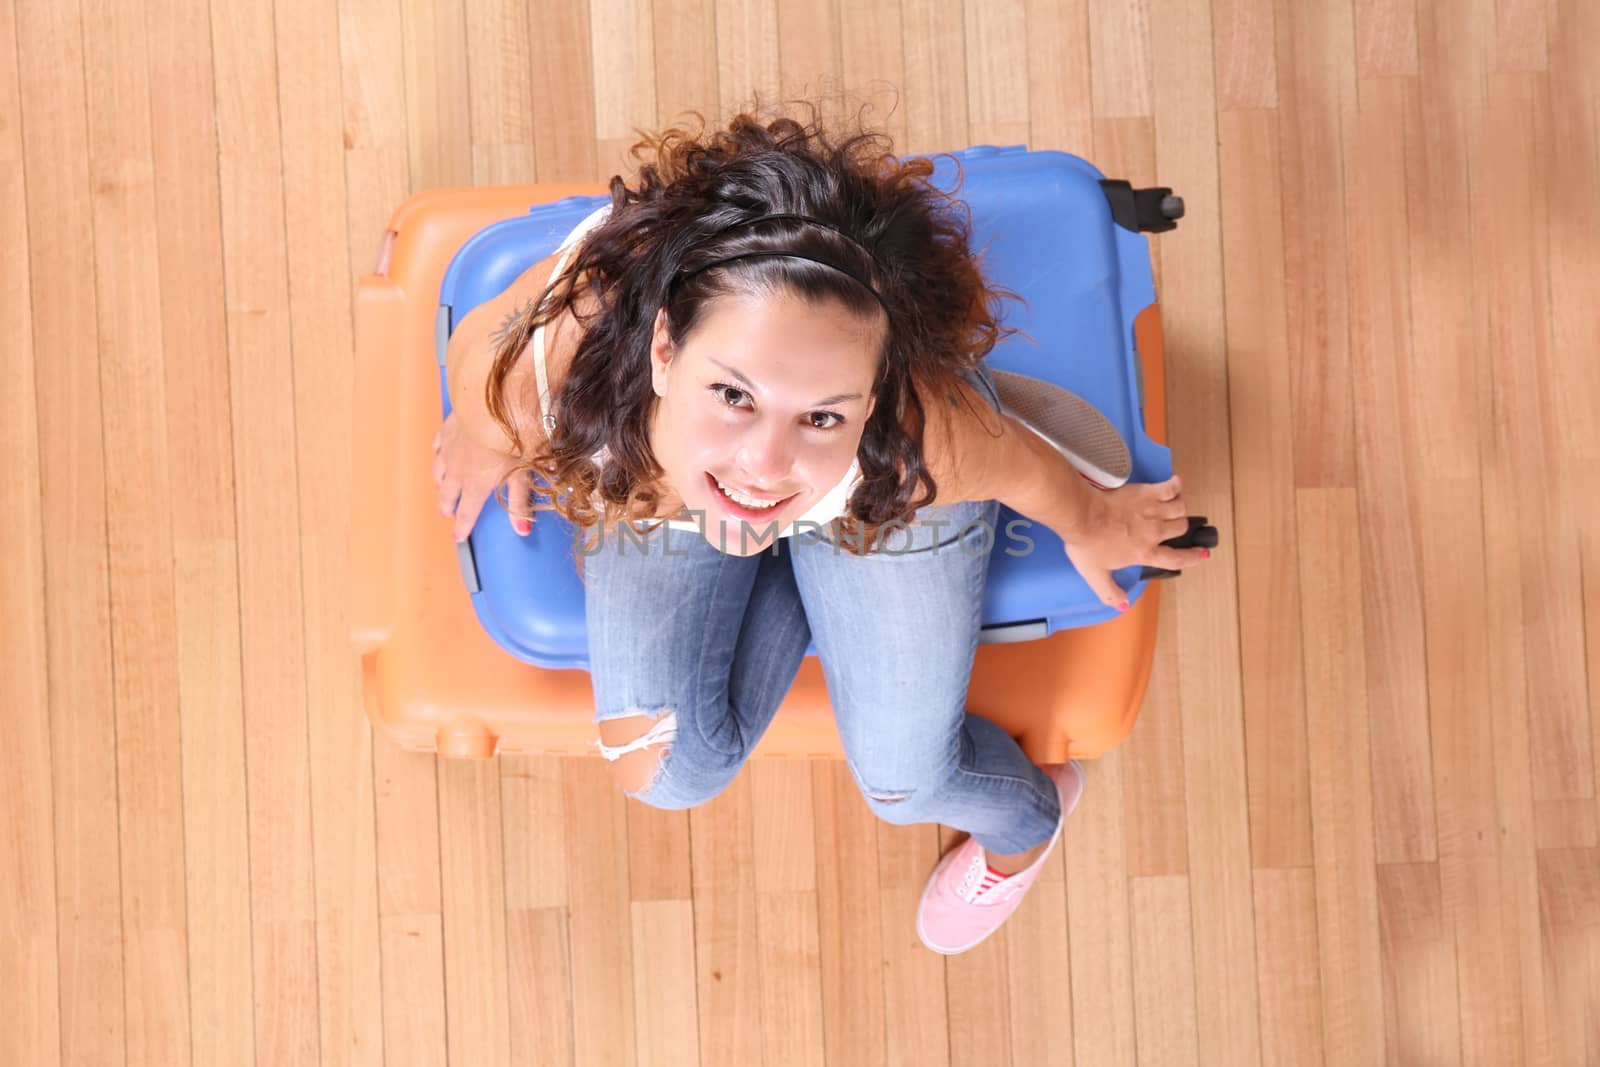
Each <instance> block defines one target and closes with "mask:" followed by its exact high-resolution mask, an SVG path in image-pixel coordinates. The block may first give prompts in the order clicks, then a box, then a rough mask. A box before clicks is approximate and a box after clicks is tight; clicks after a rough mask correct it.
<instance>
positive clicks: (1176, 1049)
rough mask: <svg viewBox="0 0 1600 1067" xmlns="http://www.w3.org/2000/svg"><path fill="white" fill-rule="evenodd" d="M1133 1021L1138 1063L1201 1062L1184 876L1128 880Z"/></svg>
mask: <svg viewBox="0 0 1600 1067" xmlns="http://www.w3.org/2000/svg"><path fill="white" fill-rule="evenodd" d="M1128 890H1129V893H1128V896H1129V911H1130V913H1131V915H1132V919H1133V971H1134V984H1133V988H1134V997H1133V1006H1134V1019H1135V1021H1136V1025H1137V1027H1138V1040H1139V1058H1140V1060H1143V1061H1146V1062H1149V1063H1161V1064H1168V1063H1170V1064H1186V1063H1189V1064H1193V1063H1199V1062H1200V1060H1199V1048H1200V1035H1199V1032H1198V1025H1197V1023H1196V1021H1195V963H1194V955H1193V953H1192V952H1191V951H1186V950H1187V949H1188V948H1189V947H1190V946H1191V945H1192V944H1193V940H1192V936H1193V934H1192V931H1191V929H1190V927H1191V923H1190V917H1189V879H1187V878H1185V877H1184V876H1183V875H1181V874H1175V875H1162V876H1159V877H1151V878H1133V879H1130V882H1129V886H1128Z"/></svg>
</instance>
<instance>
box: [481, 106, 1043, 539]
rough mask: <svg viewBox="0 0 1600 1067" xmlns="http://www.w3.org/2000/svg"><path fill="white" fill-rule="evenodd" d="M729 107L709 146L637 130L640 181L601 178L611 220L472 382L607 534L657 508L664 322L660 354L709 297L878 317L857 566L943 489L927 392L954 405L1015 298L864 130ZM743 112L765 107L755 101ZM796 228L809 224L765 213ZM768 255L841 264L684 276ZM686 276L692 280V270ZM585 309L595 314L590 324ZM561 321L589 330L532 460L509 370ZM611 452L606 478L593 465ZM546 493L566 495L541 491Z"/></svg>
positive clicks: (967, 222) (956, 225)
mask: <svg viewBox="0 0 1600 1067" xmlns="http://www.w3.org/2000/svg"><path fill="white" fill-rule="evenodd" d="M803 106H807V107H809V108H810V111H811V115H810V120H809V121H808V122H805V123H801V122H799V121H797V120H796V119H794V118H790V117H787V116H781V117H771V116H770V115H769V116H768V117H767V119H766V120H765V121H763V119H762V118H760V117H758V115H754V114H751V113H748V112H741V113H740V114H739V115H737V117H735V118H734V119H732V120H731V121H730V122H729V123H728V125H727V128H726V129H725V130H719V131H716V132H713V133H710V134H709V135H708V134H707V132H706V122H705V118H704V117H703V116H702V115H700V114H699V113H698V112H691V113H689V114H691V115H692V116H693V117H694V118H695V119H697V120H698V123H699V128H698V129H695V130H690V129H689V128H687V127H686V126H675V127H672V128H669V129H667V130H665V131H664V132H661V133H659V134H655V135H649V134H644V131H636V132H639V133H641V134H644V138H645V139H644V140H642V141H639V142H638V143H637V144H635V145H634V146H633V148H632V151H631V154H630V156H631V158H632V159H634V160H638V161H640V163H641V166H640V168H639V173H638V180H637V183H636V184H634V185H629V184H628V183H627V182H625V181H624V180H623V178H622V177H621V176H620V175H619V176H615V177H613V178H612V179H611V182H610V192H611V203H612V211H611V213H610V215H609V216H608V217H607V218H606V219H605V220H604V221H603V222H601V223H600V224H599V225H598V226H596V227H595V228H594V229H593V230H592V231H591V232H590V233H589V234H588V235H586V237H585V238H584V239H583V240H582V241H581V243H580V244H579V246H578V247H577V248H576V249H575V250H574V253H573V256H572V260H571V263H570V265H569V267H568V269H567V270H566V271H565V272H564V274H563V276H562V278H561V279H560V281H559V282H558V283H557V284H556V285H554V286H551V287H550V288H549V290H548V291H547V292H546V293H545V295H544V298H543V299H542V300H541V301H539V302H538V303H537V305H536V306H534V307H533V308H531V309H530V310H529V312H527V313H526V314H524V315H523V316H521V318H520V320H519V321H518V322H517V323H516V324H515V326H514V327H513V328H512V329H511V330H510V331H509V333H508V335H507V336H506V337H505V338H504V339H503V340H502V342H501V344H500V347H499V349H498V350H497V352H496V355H495V360H494V365H493V367H492V369H491V371H490V373H489V377H488V381H487V384H486V400H487V403H488V408H489V412H490V414H491V415H492V416H493V418H494V419H495V421H496V422H497V423H498V424H499V426H500V428H501V429H502V430H504V431H505V432H506V435H507V437H508V438H509V439H510V440H511V441H512V442H514V444H515V446H516V449H517V454H518V455H519V456H521V457H522V460H523V462H522V464H521V465H520V466H519V467H518V468H517V470H519V471H521V470H528V471H531V472H533V474H534V475H535V477H534V481H535V482H536V483H538V482H540V481H542V482H543V483H544V487H542V488H541V490H540V492H541V494H542V495H547V496H549V497H550V503H548V504H545V503H540V504H538V505H536V506H537V507H539V508H540V509H542V510H550V509H554V510H556V511H558V512H560V513H561V514H562V515H563V516H565V517H566V518H567V519H568V520H569V521H571V522H572V523H573V524H574V525H576V526H579V527H586V526H605V525H611V524H614V523H616V522H619V521H630V520H637V519H643V518H649V517H651V516H653V515H654V513H655V510H656V508H657V507H658V505H659V501H660V499H661V495H662V494H661V484H660V480H661V478H662V476H663V471H662V470H661V468H660V466H659V465H658V463H657V461H656V458H655V456H654V454H653V453H652V450H651V448H650V443H649V421H648V420H649V414H650V411H651V408H652V404H653V402H654V400H655V394H654V392H653V391H652V389H651V375H650V367H649V359H650V342H651V338H652V335H653V332H654V324H655V319H656V315H657V312H658V310H659V309H661V308H663V307H665V308H666V311H667V332H668V336H669V337H670V339H671V341H672V342H673V344H674V345H677V344H681V343H682V342H683V340H684V339H685V338H686V337H687V336H688V335H689V334H690V333H691V332H692V331H693V330H694V329H695V327H696V325H697V324H698V323H699V322H700V321H701V320H702V318H703V316H704V315H705V314H706V313H707V311H708V307H709V305H710V302H711V301H713V300H715V299H717V298H719V297H725V296H730V295H734V294H741V293H750V292H754V293H761V294H772V293H784V294H789V295H793V296H796V297H799V298H800V299H803V300H805V301H807V302H809V303H812V304H818V303H821V302H823V301H836V302H838V303H839V304H842V305H843V306H844V307H845V308H846V309H847V310H848V311H851V312H854V313H857V314H859V315H862V316H864V317H872V318H875V317H876V316H877V315H878V314H879V313H880V309H879V300H878V299H875V298H874V296H873V294H872V292H871V291H869V290H867V289H866V288H864V287H863V286H862V285H861V284H860V283H859V282H858V281H856V280H852V278H851V275H852V274H854V275H855V276H856V277H857V278H865V279H868V280H870V282H871V284H872V287H873V289H875V290H876V291H877V293H878V294H879V296H880V297H881V300H882V303H883V308H884V309H885V310H887V311H888V312H889V323H890V325H889V328H888V329H887V330H885V331H883V336H884V342H883V350H882V352H881V353H880V356H879V365H878V375H877V379H876V384H875V386H874V389H873V395H874V396H875V397H876V401H877V403H876V406H875V408H874V409H873V412H872V415H871V417H870V418H869V419H868V420H867V422H866V425H865V426H864V427H863V432H862V437H861V444H860V447H859V449H858V451H857V462H858V463H859V466H860V472H861V483H860V485H859V486H858V487H857V488H856V490H855V492H854V493H853V494H852V495H851V497H850V501H849V505H848V514H847V515H846V516H844V517H843V518H841V519H840V520H839V527H840V531H841V534H842V542H841V543H842V544H844V545H846V546H848V548H849V550H850V551H853V552H858V553H865V552H868V551H871V549H872V548H873V547H874V546H875V545H876V543H877V540H878V535H879V530H880V529H881V528H882V527H883V526H884V525H885V524H887V523H890V522H895V521H898V522H902V523H904V522H908V521H910V519H911V517H912V514H913V513H914V512H915V511H916V510H917V509H918V508H920V507H924V506H926V505H927V504H929V503H930V502H932V501H933V500H934V498H935V495H936V493H937V489H938V487H937V485H936V484H935V482H934V479H933V477H932V475H931V474H930V472H929V471H928V469H927V466H926V464H925V462H924V454H923V433H924V430H925V427H926V423H927V413H926V410H925V409H924V407H923V398H924V397H934V396H941V395H945V394H947V393H951V390H952V386H953V385H954V383H955V382H956V381H957V380H958V379H960V378H961V377H963V376H964V375H966V374H967V373H968V372H970V371H973V370H975V369H976V368H977V367H978V366H979V364H980V363H981V362H982V361H983V359H984V357H985V356H987V355H988V354H989V352H990V351H991V350H992V349H993V348H994V346H995V345H996V344H997V343H998V342H999V340H1000V339H1001V338H1002V337H1003V336H1006V335H1009V334H1011V333H1013V332H1015V331H1014V330H1011V329H1008V328H1003V327H1001V326H1000V325H999V318H1000V314H999V311H1000V308H999V301H1000V300H1001V299H1002V298H1004V297H1015V296H1016V294H1014V293H1012V292H1010V291H1009V290H1005V289H1000V288H997V287H995V286H993V285H991V284H989V283H988V282H987V281H986V279H985V277H984V275H983V273H982V271H981V270H980V269H979V266H978V264H977V262H976V258H975V256H974V254H973V252H972V250H971V248H970V247H969V240H970V234H971V212H970V210H969V209H968V208H967V207H966V205H965V204H964V203H962V202H961V201H960V200H958V199H956V198H955V196H954V195H953V194H950V193H946V192H944V191H942V190H940V189H938V188H936V187H935V186H934V185H933V184H932V183H931V181H930V180H929V179H930V176H931V175H932V173H933V170H934V165H933V162H932V160H930V159H926V158H921V159H906V160H901V159H897V158H895V157H894V156H893V155H891V153H890V148H891V145H890V141H889V138H888V137H887V136H886V135H884V134H881V133H875V132H870V131H868V130H866V129H863V128H862V127H861V126H860V116H859V114H858V115H857V127H856V132H855V133H853V134H852V135H850V136H847V137H842V138H838V139H835V138H834V137H833V136H832V135H831V134H830V133H829V132H828V131H826V130H824V129H823V127H822V125H821V124H820V123H819V122H818V121H817V119H816V107H815V106H814V105H811V104H805V105H803ZM756 110H757V111H758V112H759V111H760V108H759V101H758V102H757V106H756ZM773 213H794V214H801V215H807V216H810V217H811V218H813V219H816V220H819V221H821V222H823V223H825V224H827V225H828V226H833V227H837V228H838V229H839V230H840V231H842V233H843V234H844V235H848V236H842V235H841V234H840V233H835V232H833V230H830V229H827V228H825V227H822V226H811V225H807V224H806V223H804V222H797V221H793V220H774V222H773V223H772V224H769V225H765V226H738V227H735V228H734V229H731V230H730V231H729V232H727V233H726V234H718V233H717V231H719V230H722V229H723V228H724V227H729V226H732V225H733V224H736V223H740V222H743V221H748V220H752V219H755V218H757V217H759V216H762V215H766V214H773ZM763 250H769V251H770V250H794V251H803V252H804V253H805V254H806V255H808V256H815V257H816V258H818V259H821V260H823V261H824V262H825V263H830V264H838V265H839V269H837V270H836V269H833V268H832V267H830V266H826V265H823V264H819V263H816V262H813V261H811V260H809V259H799V258H792V257H754V258H744V259H739V260H735V261H734V262H731V263H724V264H719V265H717V266H714V267H711V268H710V269H698V268H701V267H702V265H703V264H707V263H710V262H712V261H713V260H720V259H724V258H726V257H729V256H737V255H743V254H746V253H750V252H757V251H763ZM697 269H698V272H697ZM580 297H583V298H584V301H585V304H586V305H588V304H591V303H592V306H593V307H594V308H595V310H593V311H592V312H590V313H585V311H584V309H583V308H581V307H580V306H579V299H580ZM568 308H572V309H573V311H574V314H575V316H576V317H577V321H578V322H579V323H580V324H581V326H582V327H583V331H584V332H583V337H582V339H581V340H580V341H579V343H578V349H577V352H576V354H575V356H574V357H573V361H572V365H571V368H570V370H569V372H568V373H567V375H566V377H565V379H564V380H563V382H562V384H561V387H560V389H559V391H558V393H557V395H556V396H555V397H553V398H552V406H553V407H554V409H555V410H557V411H559V412H560V419H559V421H558V422H557V423H556V426H555V428H554V430H553V432H552V433H551V435H550V439H549V440H548V441H547V442H546V443H545V444H544V446H543V447H541V448H539V449H538V450H537V451H536V452H535V453H534V454H533V455H531V456H529V455H527V454H526V452H525V449H524V445H523V442H522V440H521V438H520V437H519V436H518V435H517V432H516V426H515V420H514V419H513V418H512V417H511V413H510V411H509V410H508V404H507V401H506V400H505V399H504V387H505V381H506V378H507V376H508V375H509V374H510V373H511V371H512V368H513V366H514V364H515V363H516V361H517V360H518V358H520V356H521V354H522V352H523V351H524V349H525V348H526V346H527V343H528V341H529V339H530V338H531V336H532V333H533V330H534V328H535V327H536V326H538V325H539V324H541V323H545V322H549V321H551V320H553V319H555V318H556V317H558V316H559V315H561V314H562V313H563V312H564V311H565V310H566V309H568ZM602 446H605V447H608V448H609V450H610V456H611V459H610V461H609V462H608V463H607V464H606V465H605V468H604V470H601V469H600V467H599V466H598V465H597V464H596V463H595V462H594V460H593V458H592V457H593V456H594V454H595V453H596V452H598V451H599V450H600V449H601V447H602ZM550 487H560V489H559V490H558V491H552V489H551V488H550Z"/></svg>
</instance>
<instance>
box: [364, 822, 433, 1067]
mask: <svg viewBox="0 0 1600 1067" xmlns="http://www.w3.org/2000/svg"><path fill="white" fill-rule="evenodd" d="M380 825H381V820H380ZM378 924H379V925H378V929H379V937H380V943H381V945H382V947H383V1041H384V1063H385V1065H386V1067H387V1065H412V1064H414V1065H416V1067H424V1065H429V1064H440V1063H447V1062H449V1061H448V1060H447V1059H446V1052H445V1006H444V964H443V959H444V930H443V925H442V923H441V922H440V919H439V915H438V913H436V912H430V913H423V914H407V913H404V912H401V913H393V914H385V915H383V916H381V917H380V918H379V920H378Z"/></svg>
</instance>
